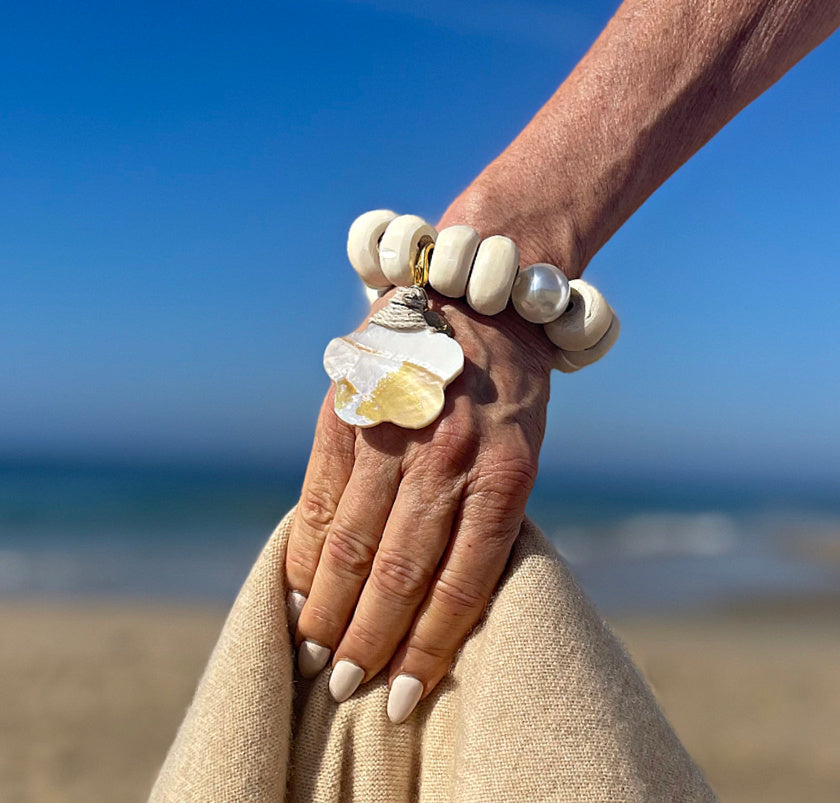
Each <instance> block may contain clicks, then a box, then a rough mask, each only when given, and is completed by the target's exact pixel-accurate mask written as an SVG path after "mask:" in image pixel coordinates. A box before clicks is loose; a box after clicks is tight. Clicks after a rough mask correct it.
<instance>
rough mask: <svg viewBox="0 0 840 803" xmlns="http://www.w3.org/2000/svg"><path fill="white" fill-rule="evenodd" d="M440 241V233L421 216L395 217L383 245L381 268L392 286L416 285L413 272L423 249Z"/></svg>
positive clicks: (386, 230)
mask: <svg viewBox="0 0 840 803" xmlns="http://www.w3.org/2000/svg"><path fill="white" fill-rule="evenodd" d="M436 239H437V232H436V231H435V230H434V228H432V227H431V226H430V225H429V224H428V223H426V221H425V220H423V218H421V217H417V215H400V216H399V217H395V218H394V219H393V220H392V221H391V222H390V223H389V224H388V226H387V228H386V229H385V233H384V234H383V235H382V239H381V240H380V241H379V265H380V267H381V268H382V272H383V273H384V274H385V277H386V279H387V280H388V283H389V284H395V285H397V286H402V287H407V286H409V285H410V284H412V275H411V269H412V267H413V266H414V263H415V260H416V259H417V256H418V254H419V252H420V249H421V248H422V247H423V245H424V244H425V243H427V242H429V241H431V242H434V241H435V240H436Z"/></svg>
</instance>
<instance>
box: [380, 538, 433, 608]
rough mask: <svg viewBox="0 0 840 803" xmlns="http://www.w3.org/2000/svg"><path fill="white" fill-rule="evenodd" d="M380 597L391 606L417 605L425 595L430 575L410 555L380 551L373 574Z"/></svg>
mask: <svg viewBox="0 0 840 803" xmlns="http://www.w3.org/2000/svg"><path fill="white" fill-rule="evenodd" d="M371 582H372V584H373V587H374V591H375V592H376V593H377V595H378V596H380V597H382V598H383V599H385V600H386V601H387V602H389V603H391V604H397V605H406V604H407V603H410V604H415V603H416V602H417V601H418V599H419V598H420V597H421V596H422V595H423V594H424V593H425V591H426V588H427V586H428V583H429V573H428V572H427V571H426V569H425V568H424V567H423V566H421V565H420V564H418V563H416V562H415V561H413V560H412V559H411V558H410V557H409V556H408V555H405V554H402V553H400V552H396V551H393V550H380V552H379V554H378V555H377V556H376V564H375V566H374V568H373V572H372V574H371Z"/></svg>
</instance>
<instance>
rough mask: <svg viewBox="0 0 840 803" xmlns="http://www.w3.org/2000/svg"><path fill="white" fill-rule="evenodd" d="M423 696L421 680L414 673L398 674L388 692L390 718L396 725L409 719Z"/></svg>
mask: <svg viewBox="0 0 840 803" xmlns="http://www.w3.org/2000/svg"><path fill="white" fill-rule="evenodd" d="M422 696H423V684H422V682H421V681H420V680H418V679H417V678H416V677H414V676H413V675H397V677H396V678H394V682H393V683H392V684H391V692H390V693H389V694H388V719H390V720H391V722H393V723H394V724H395V725H398V724H399V723H400V722H402V721H403V720H405V719H407V718H408V715H409V714H410V713H411V712H412V711H413V710H414V708H415V706H416V705H417V703H419V702H420V698H421V697H422Z"/></svg>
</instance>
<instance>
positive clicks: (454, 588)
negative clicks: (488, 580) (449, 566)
mask: <svg viewBox="0 0 840 803" xmlns="http://www.w3.org/2000/svg"><path fill="white" fill-rule="evenodd" d="M432 594H433V597H434V598H435V599H436V600H437V602H438V604H439V605H440V606H441V608H442V610H443V611H444V612H445V613H446V615H447V616H450V617H452V618H453V619H465V618H468V619H477V618H478V617H479V616H480V615H481V612H482V611H483V610H484V606H485V605H486V604H487V598H488V595H487V594H485V592H484V589H483V588H482V587H481V585H480V584H479V583H477V582H476V581H475V580H471V579H469V578H468V577H467V576H466V575H463V574H459V575H458V576H457V577H456V576H454V575H453V574H452V573H447V572H443V573H442V574H441V576H440V577H439V578H438V581H437V583H436V584H435V589H434V591H433V592H432Z"/></svg>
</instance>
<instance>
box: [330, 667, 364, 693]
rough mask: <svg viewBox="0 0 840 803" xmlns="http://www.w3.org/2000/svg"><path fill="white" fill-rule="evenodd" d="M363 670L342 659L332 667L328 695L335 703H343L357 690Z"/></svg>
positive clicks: (362, 676)
mask: <svg viewBox="0 0 840 803" xmlns="http://www.w3.org/2000/svg"><path fill="white" fill-rule="evenodd" d="M364 676H365V670H364V669H362V667H360V666H359V665H358V664H354V663H353V662H352V661H348V660H346V659H342V660H340V661H338V663H336V665H335V666H334V667H333V670H332V674H331V675H330V694H331V695H332V696H333V699H334V700H335V701H336V702H337V703H343V702H344V701H345V700H346V699H348V698H349V697H351V696H352V694H353V692H354V691H356V689H358V688H359V684H360V683H361V682H362V679H363V678H364Z"/></svg>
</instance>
